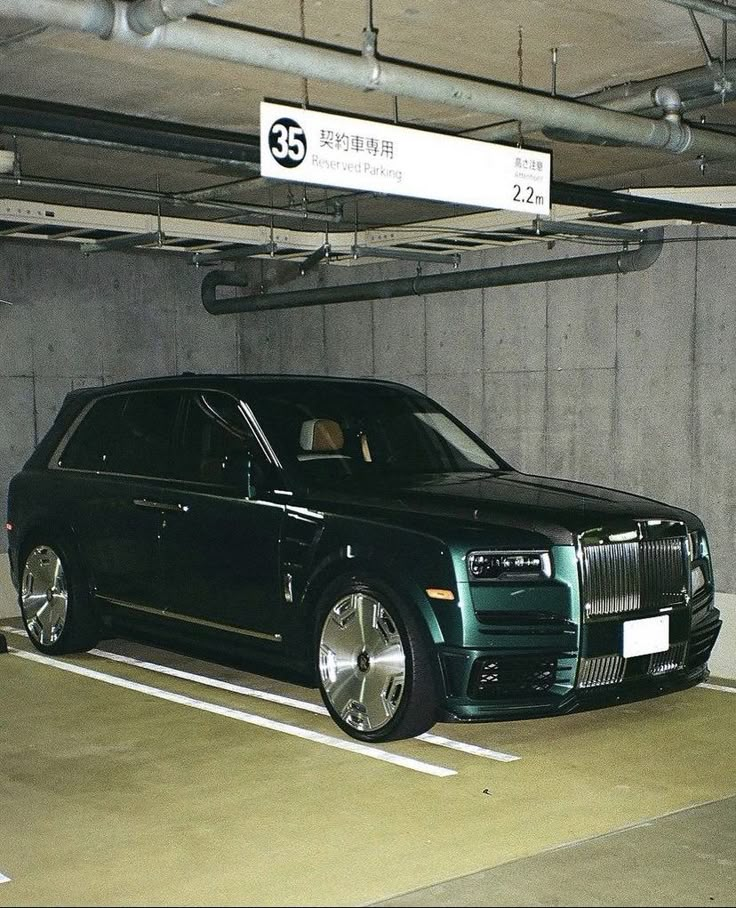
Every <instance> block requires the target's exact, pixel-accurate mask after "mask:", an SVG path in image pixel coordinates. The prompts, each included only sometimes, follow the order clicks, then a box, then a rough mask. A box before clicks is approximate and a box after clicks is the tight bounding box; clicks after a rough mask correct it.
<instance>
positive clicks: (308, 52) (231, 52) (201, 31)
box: [0, 0, 736, 159]
mask: <svg viewBox="0 0 736 908" xmlns="http://www.w3.org/2000/svg"><path fill="white" fill-rule="evenodd" d="M105 8H107V9H108V10H112V11H113V12H114V14H115V16H114V23H113V26H112V28H109V27H108V26H109V16H107V17H105V16H104V10H105ZM131 9H132V7H131V5H130V4H128V3H122V2H121V0H38V2H35V3H33V4H32V5H31V4H29V3H28V0H0V15H6V16H15V17H19V18H25V19H30V20H32V21H35V22H38V23H40V24H43V25H60V26H63V27H66V28H75V29H76V30H77V31H86V32H89V33H92V34H96V35H98V36H99V37H101V38H110V39H113V40H121V41H125V42H127V43H129V44H131V45H132V46H136V47H139V48H154V47H158V48H162V49H165V50H176V51H183V52H185V53H187V54H190V55H193V56H200V57H206V58H208V59H215V60H223V61H226V62H230V63H239V64H244V65H247V66H255V67H259V68H262V69H270V70H275V71H277V72H280V73H284V72H286V73H292V74H293V75H296V76H301V77H302V78H309V79H316V80H318V81H322V82H335V83H338V84H341V85H347V86H350V87H352V88H355V89H358V90H361V91H381V92H385V93H387V94H389V95H396V96H398V97H408V98H415V99H417V100H421V101H428V102H432V103H437V104H445V105H449V106H453V107H461V108H464V109H467V110H473V111H476V112H479V113H486V114H492V115H499V116H507V117H509V118H511V119H515V120H521V121H522V122H532V123H539V124H541V125H542V126H545V127H549V128H554V129H560V130H566V131H569V132H573V133H575V132H576V133H581V134H584V135H593V136H597V137H598V138H601V139H607V140H610V141H612V142H615V143H618V144H626V145H631V146H638V147H644V148H653V149H658V150H660V151H667V152H670V153H674V154H685V153H687V154H688V155H693V156H699V155H705V156H706V157H707V158H709V159H716V158H731V157H736V137H734V136H730V135H726V134H724V133H718V132H714V131H711V130H705V129H700V128H693V127H690V126H689V125H687V124H685V123H681V122H676V121H673V120H672V119H662V120H649V119H646V118H644V117H637V116H634V115H632V114H627V113H619V112H618V111H612V110H604V109H600V108H597V107H591V106H589V105H587V104H581V103H579V102H576V101H572V100H567V99H563V98H560V97H555V98H550V97H549V96H548V95H546V94H545V93H543V92H536V91H531V90H528V89H522V88H518V87H515V86H510V85H504V84H501V83H498V82H491V81H489V80H483V79H476V78H471V77H468V76H464V75H460V74H456V73H447V72H440V71H437V70H432V69H428V68H423V67H420V66H417V65H413V64H408V63H404V62H401V61H392V60H388V59H383V58H378V57H375V56H373V55H370V54H366V55H362V54H360V53H358V52H356V51H353V50H350V49H346V48H336V47H332V46H327V45H322V44H316V43H314V42H309V41H305V40H303V39H299V38H295V37H293V36H291V35H274V34H265V33H263V32H256V31H251V30H248V29H246V28H242V27H238V28H233V27H229V26H227V25H223V24H218V23H215V22H210V21H202V20H197V21H192V20H185V21H182V22H170V23H168V24H167V25H161V26H160V27H158V28H157V29H156V30H155V31H154V32H153V33H152V34H150V35H148V36H141V35H139V34H138V33H137V32H135V31H134V30H133V28H132V27H131V25H130V22H129V19H128V15H129V13H130V10H131ZM72 12H73V14H72Z"/></svg>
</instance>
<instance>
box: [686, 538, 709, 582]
mask: <svg viewBox="0 0 736 908" xmlns="http://www.w3.org/2000/svg"><path fill="white" fill-rule="evenodd" d="M708 557H709V556H708V541H707V539H706V537H705V533H703V532H701V531H700V530H693V531H692V532H691V533H690V595H691V596H697V594H698V593H699V592H700V591H701V590H702V589H704V588H705V587H706V586H707V583H708V578H707V575H706V563H707V561H708Z"/></svg>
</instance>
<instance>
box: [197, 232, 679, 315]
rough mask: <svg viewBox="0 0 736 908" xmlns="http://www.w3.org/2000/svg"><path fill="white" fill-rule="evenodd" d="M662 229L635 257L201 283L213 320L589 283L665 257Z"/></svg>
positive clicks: (222, 275)
mask: <svg viewBox="0 0 736 908" xmlns="http://www.w3.org/2000/svg"><path fill="white" fill-rule="evenodd" d="M662 240H663V232H662V229H661V228H655V229H654V230H651V231H648V232H647V233H646V234H645V237H644V239H643V240H642V243H641V245H640V246H639V248H638V249H635V250H633V251H631V252H609V253H604V254H603V255H584V256H578V257H576V258H569V259H556V260H555V261H547V262H544V261H543V262H529V263H526V264H521V265H502V266H501V267H498V268H476V269H474V270H471V271H451V272H447V273H444V274H428V275H419V276H417V277H409V278H397V279H394V280H388V281H369V282H368V283H362V284H347V285H341V286H337V287H316V288H313V289H311V290H290V291H287V292H285V293H263V294H261V293H254V294H251V295H250V296H234V297H223V298H218V296H217V288H218V287H242V286H246V285H247V284H246V278H244V277H241V276H239V275H237V274H236V273H235V272H233V271H212V272H210V273H209V274H208V275H207V276H206V277H205V279H204V281H203V282H202V303H203V305H204V307H205V309H206V310H207V311H208V312H209V313H210V314H211V315H225V314H228V313H233V312H262V311H263V310H266V309H292V308H296V307H302V306H326V305H331V304H334V303H350V302H357V301H360V300H375V299H391V298H392V297H397V296H424V295H426V294H431V293H447V292H452V291H458V292H459V291H462V290H477V289H478V288H480V287H503V286H508V285H510V284H534V283H539V282H540V281H560V280H565V279H566V278H577V277H591V276H594V275H601V274H626V273H628V272H630V271H644V270H645V269H646V268H649V266H650V265H652V264H653V263H654V262H656V260H657V259H658V258H659V254H660V252H661V251H662Z"/></svg>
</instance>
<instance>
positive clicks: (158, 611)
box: [97, 593, 282, 643]
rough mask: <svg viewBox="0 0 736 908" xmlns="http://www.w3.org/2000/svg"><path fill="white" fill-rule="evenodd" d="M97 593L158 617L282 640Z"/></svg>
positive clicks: (101, 597)
mask: <svg viewBox="0 0 736 908" xmlns="http://www.w3.org/2000/svg"><path fill="white" fill-rule="evenodd" d="M97 595H98V596H99V598H100V599H104V600H105V601H106V602H111V603H112V604H113V605H119V606H120V607H121V608H129V609H132V610H133V611H136V612H144V613H145V614H147V615H155V616H156V617H157V618H173V619H174V620H175V621H185V622H186V623H187V624H198V625H201V626H202V627H211V628H214V629H215V630H218V631H228V632H229V633H231V634H240V635H241V636H243V637H256V638H257V639H258V640H270V641H271V642H272V643H281V642H282V637H281V634H266V633H264V632H263V631H249V630H245V629H244V628H242V627H233V626H232V625H230V624H218V622H217V621H207V620H205V619H204V618H193V617H191V616H190V615H180V614H179V613H178V612H169V611H164V610H163V609H158V608H151V607H150V606H148V605H136V604H134V603H133V602H126V601H125V600H124V599H115V598H114V597H112V596H105V595H104V594H102V593H98V594H97Z"/></svg>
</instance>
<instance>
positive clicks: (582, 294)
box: [241, 227, 736, 675]
mask: <svg viewBox="0 0 736 908" xmlns="http://www.w3.org/2000/svg"><path fill="white" fill-rule="evenodd" d="M721 238H723V239H721ZM666 239H667V241H668V242H667V243H666V244H665V247H664V250H663V252H662V254H661V256H660V258H659V260H658V261H657V263H656V264H655V265H654V266H653V267H652V268H651V269H649V270H648V271H645V272H641V273H638V274H631V275H622V276H616V275H611V276H607V277H596V278H584V279H579V280H568V281H560V282H553V283H550V284H536V285H526V286H519V287H506V288H496V289H488V290H475V291H468V292H464V293H456V294H438V295H433V296H427V297H419V298H413V299H396V300H386V301H380V302H378V301H377V302H373V303H355V304H353V303H349V304H345V305H333V306H326V307H318V308H310V309H301V310H300V309H295V310H287V311H282V312H271V313H268V312H266V313H258V314H252V315H243V316H241V325H242V328H241V331H242V362H243V367H244V369H246V370H247V371H259V370H262V369H269V370H275V371H283V372H290V371H310V372H315V373H319V374H322V373H326V374H335V375H339V374H354V375H375V376H380V377H389V378H394V379H397V380H400V381H404V382H406V383H407V384H410V385H412V386H414V387H417V388H420V389H421V390H423V391H426V392H427V393H429V394H430V395H431V396H432V397H434V398H436V399H437V400H438V401H440V402H441V403H443V404H444V405H446V406H447V407H448V408H449V409H451V410H453V411H454V412H455V413H456V414H457V415H458V416H460V417H461V418H462V419H464V420H465V421H466V422H467V423H468V425H470V426H471V427H472V428H473V429H475V430H476V431H477V432H478V433H479V434H481V435H482V436H483V437H484V438H486V439H487V440H488V441H489V442H490V443H491V445H493V447H495V448H496V449H497V450H498V451H499V453H501V454H502V455H503V456H504V457H505V458H506V459H508V460H509V461H510V462H511V463H512V464H513V465H515V466H517V467H518V468H519V469H522V470H525V471H527V472H532V473H542V474H550V475H554V476H563V477H567V478H571V479H579V480H583V481H588V482H595V483H601V484H603V485H609V486H613V487H616V488H622V489H627V490H630V491H633V492H638V493H641V494H644V495H647V496H649V497H652V498H657V499H661V500H664V501H667V502H669V503H672V504H674V505H678V506H681V507H684V508H688V509H690V510H694V511H695V512H696V513H697V514H699V515H700V516H701V517H702V519H703V520H704V521H705V524H706V526H707V528H708V531H709V535H710V540H711V545H712V548H713V552H714V560H715V566H716V577H717V586H718V589H719V590H720V591H722V592H725V593H731V594H733V593H735V592H736V482H734V476H736V291H735V290H734V288H736V255H735V254H734V253H735V252H736V243H735V242H734V240H736V232H735V231H732V230H731V231H730V230H729V229H727V228H720V227H701V228H699V229H696V228H670V229H668V230H667V232H666ZM595 251H596V250H595V249H591V248H590V247H589V246H588V247H583V246H576V245H573V244H567V243H561V242H559V241H558V242H557V243H556V244H555V247H554V249H553V250H551V251H548V250H547V249H546V248H545V246H543V245H535V246H533V247H532V246H525V247H517V248H516V249H508V250H503V251H502V252H492V253H483V254H476V255H474V256H471V255H465V256H463V267H480V266H481V265H488V266H492V265H500V264H510V263H513V262H519V261H525V260H536V259H542V258H544V257H545V256H548V257H553V258H556V257H559V256H561V255H578V254H591V252H595ZM601 251H606V250H601ZM413 270H414V266H413V265H410V264H406V265H400V266H398V267H397V266H396V265H395V264H392V265H391V266H388V267H385V266H364V267H356V268H340V267H337V266H327V267H322V269H321V274H320V276H319V281H320V282H321V283H336V282H341V283H342V282H345V281H347V280H356V281H357V280H377V279H380V278H382V277H393V276H399V275H401V276H405V275H408V274H411V273H412V272H413ZM430 270H437V266H426V267H425V271H427V272H428V271H430ZM313 283H314V281H312V284H313ZM294 286H299V285H298V284H295V285H294ZM305 286H306V284H305ZM719 601H721V604H722V606H723V608H724V611H725V613H726V618H727V621H728V623H729V624H730V625H731V626H733V625H734V624H736V598H735V597H734V596H733V595H731V596H722V597H719ZM725 639H726V635H724V640H725ZM734 650H735V651H734V652H733V653H731V654H730V655H728V656H727V657H724V656H723V653H722V652H721V660H723V659H724V658H725V659H726V661H727V662H728V664H730V665H732V669H729V672H732V673H733V674H734V675H736V647H734ZM729 660H730V661H729Z"/></svg>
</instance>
